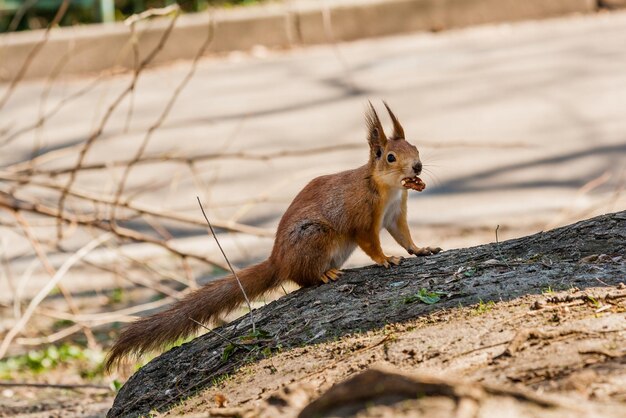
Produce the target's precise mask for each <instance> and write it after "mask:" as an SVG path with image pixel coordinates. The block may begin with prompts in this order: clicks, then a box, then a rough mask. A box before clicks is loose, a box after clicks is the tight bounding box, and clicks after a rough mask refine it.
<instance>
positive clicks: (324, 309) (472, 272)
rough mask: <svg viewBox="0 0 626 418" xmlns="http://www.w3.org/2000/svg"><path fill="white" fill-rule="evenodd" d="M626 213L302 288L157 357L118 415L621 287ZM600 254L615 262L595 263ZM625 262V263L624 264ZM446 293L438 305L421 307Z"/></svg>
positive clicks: (625, 270) (126, 392)
mask: <svg viewBox="0 0 626 418" xmlns="http://www.w3.org/2000/svg"><path fill="white" fill-rule="evenodd" d="M624 254H626V211H624V212H618V213H614V214H609V215H604V216H599V217H596V218H593V219H589V220H586V221H582V222H578V223H576V224H573V225H569V226H566V227H563V228H558V229H555V230H552V231H549V232H542V233H538V234H535V235H531V236H528V237H524V238H520V239H515V240H510V241H506V242H502V243H500V244H497V243H492V244H487V245H482V246H479V247H474V248H466V249H459V250H453V251H446V252H443V253H441V254H438V255H436V256H432V257H427V258H412V259H408V260H405V261H404V262H403V263H402V265H401V266H399V267H395V268H392V269H389V270H386V269H384V268H382V267H377V266H370V267H365V268H360V269H355V270H348V271H346V273H345V275H344V276H342V278H341V279H340V280H339V281H338V282H336V283H332V284H329V285H322V286H319V287H316V288H310V289H302V290H299V291H296V292H294V293H292V294H290V295H287V296H285V297H283V298H281V299H279V300H277V301H275V302H272V303H270V304H268V305H267V306H265V307H263V308H261V309H258V310H256V311H255V312H254V319H255V320H256V327H257V333H256V335H251V322H250V320H251V318H250V315H246V316H244V317H242V318H240V319H238V320H236V321H234V322H232V323H230V324H228V325H226V326H224V327H221V328H219V329H217V330H216V331H217V332H219V334H218V333H214V332H209V333H207V334H205V335H203V336H201V337H199V338H196V339H195V340H193V341H191V342H189V343H187V344H184V345H183V346H180V347H177V348H174V349H172V350H170V351H169V352H167V353H164V354H163V355H161V356H160V357H158V358H155V359H154V360H153V361H151V362H150V363H149V364H147V365H146V366H144V367H143V368H142V369H141V370H139V371H138V372H137V373H136V374H135V375H134V376H132V377H131V378H130V379H129V380H128V382H127V383H126V384H125V385H124V387H123V388H122V389H121V390H120V392H119V394H118V396H117V398H116V399H115V402H114V405H113V407H112V408H111V410H110V411H109V414H108V416H109V417H124V416H138V415H142V414H147V413H148V412H149V411H151V410H164V409H167V408H168V407H169V406H171V405H172V404H174V403H176V402H178V401H179V400H181V399H183V398H187V397H189V396H191V395H192V394H194V393H195V392H197V391H199V390H201V389H203V388H205V387H207V386H210V385H211V384H212V383H214V382H215V381H217V380H218V379H219V377H220V376H223V375H225V374H228V373H232V372H234V371H236V370H237V369H238V368H240V367H241V366H242V365H244V364H246V363H248V362H250V361H253V360H255V359H258V358H261V357H264V356H266V355H268V354H270V353H271V352H272V351H273V350H275V349H277V348H281V349H285V348H289V347H295V346H301V345H305V344H312V343H319V342H323V341H328V340H331V339H334V338H337V337H339V336H343V335H346V334H349V333H355V332H362V331H367V330H370V329H375V328H379V327H382V326H384V325H385V324H388V323H396V322H403V321H407V320H410V319H414V318H418V317H421V316H424V315H427V314H429V313H431V312H433V311H435V310H440V309H446V308H453V307H456V306H459V305H463V306H467V305H470V304H475V303H478V302H479V301H499V300H511V299H515V298H518V297H520V296H524V295H529V294H539V293H541V292H542V290H543V289H546V288H548V287H556V286H559V287H578V288H581V289H583V288H587V287H592V286H599V285H602V284H604V285H617V284H618V283H619V282H621V281H623V280H624V276H625V275H626V260H624V258H623V256H624ZM599 255H603V256H602V257H600V259H601V260H602V259H604V260H610V262H605V263H600V264H590V263H589V262H588V261H593V260H594V259H595V258H597V257H598V256H599ZM620 257H622V258H620ZM422 289H426V290H427V291H428V292H437V295H436V296H435V297H436V298H440V300H439V301H437V303H434V304H428V303H418V302H419V301H420V300H423V299H426V301H429V300H428V297H432V296H433V295H432V293H428V292H423V291H422V292H421V293H420V291H421V290H422Z"/></svg>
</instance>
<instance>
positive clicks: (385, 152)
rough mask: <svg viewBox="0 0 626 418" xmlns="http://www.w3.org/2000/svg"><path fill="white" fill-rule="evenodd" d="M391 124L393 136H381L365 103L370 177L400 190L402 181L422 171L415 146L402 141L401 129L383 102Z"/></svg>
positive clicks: (377, 124)
mask: <svg viewBox="0 0 626 418" xmlns="http://www.w3.org/2000/svg"><path fill="white" fill-rule="evenodd" d="M383 103H384V104H385V107H386V108H387V112H389V116H390V117H391V121H392V122H393V134H392V135H391V136H390V137H387V136H386V135H385V132H384V130H383V126H382V124H381V123H380V119H379V118H378V114H377V113H376V110H375V109H374V106H372V103H369V109H368V111H367V113H366V114H365V120H366V122H367V131H368V132H367V133H368V137H367V140H368V142H369V145H370V161H369V163H370V167H371V169H372V176H374V177H375V178H376V180H377V181H379V182H382V183H384V184H385V185H387V186H389V187H394V188H402V179H404V178H407V177H414V176H417V175H419V174H420V173H421V172H422V162H421V160H420V153H419V151H418V150H417V148H416V147H415V145H413V144H411V143H409V142H408V141H407V140H406V139H405V138H404V129H403V128H402V125H400V122H399V121H398V118H396V115H394V114H393V112H392V111H391V109H390V108H389V106H388V105H387V103H385V102H383Z"/></svg>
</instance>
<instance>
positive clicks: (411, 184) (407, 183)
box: [402, 176, 426, 192]
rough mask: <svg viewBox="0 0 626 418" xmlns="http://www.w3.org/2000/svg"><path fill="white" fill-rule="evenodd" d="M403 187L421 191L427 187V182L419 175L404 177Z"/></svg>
mask: <svg viewBox="0 0 626 418" xmlns="http://www.w3.org/2000/svg"><path fill="white" fill-rule="evenodd" d="M402 187H404V188H405V189H411V190H415V191H417V192H421V191H422V190H424V189H425V188H426V183H424V182H423V181H422V179H421V178H419V177H417V176H415V177H405V178H403V179H402Z"/></svg>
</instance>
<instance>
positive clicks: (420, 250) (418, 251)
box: [407, 247, 441, 257]
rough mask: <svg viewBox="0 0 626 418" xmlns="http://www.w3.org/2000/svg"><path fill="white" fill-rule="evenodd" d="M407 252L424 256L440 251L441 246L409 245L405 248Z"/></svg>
mask: <svg viewBox="0 0 626 418" xmlns="http://www.w3.org/2000/svg"><path fill="white" fill-rule="evenodd" d="M407 251H408V252H409V254H411V255H416V256H418V257H419V256H426V255H433V254H437V253H439V252H441V248H439V247H421V248H419V247H411V248H409V249H408V250H407Z"/></svg>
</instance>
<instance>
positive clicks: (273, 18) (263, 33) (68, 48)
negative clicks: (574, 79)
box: [0, 0, 596, 80]
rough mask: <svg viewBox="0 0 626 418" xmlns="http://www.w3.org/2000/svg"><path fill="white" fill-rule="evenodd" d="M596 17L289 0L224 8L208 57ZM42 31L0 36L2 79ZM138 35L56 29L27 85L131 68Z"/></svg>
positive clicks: (569, 5) (532, 5)
mask: <svg viewBox="0 0 626 418" xmlns="http://www.w3.org/2000/svg"><path fill="white" fill-rule="evenodd" d="M595 10H596V0H550V1H545V0H524V1H518V0H332V1H318V0H291V1H285V2H284V3H270V4H266V5H260V6H254V7H246V8H234V9H219V10H217V11H216V12H215V15H214V17H215V20H214V24H215V27H216V28H218V30H217V31H216V32H215V38H214V40H213V42H212V45H211V47H210V49H209V50H208V53H209V54H210V53H216V52H225V51H233V50H249V49H250V48H253V47H254V46H256V45H263V46H265V47H271V48H276V47H279V48H286V47H292V46H294V45H304V44H316V43H328V42H330V41H333V40H336V41H348V40H354V39H361V38H367V37H375V36H383V35H391V34H398V33H405V32H414V31H431V30H434V31H438V30H442V29H449V28H458V27H463V26H469V25H475V24H482V23H492V22H504V21H517V20H523V19H537V18H547V17H554V16H559V15H563V14H568V13H588V12H592V11H595ZM210 24H211V22H210V20H209V15H208V13H196V14H188V15H183V16H181V17H180V18H179V19H178V21H177V22H176V26H175V29H174V30H173V32H172V34H171V36H170V38H169V41H168V42H167V43H166V44H165V45H164V47H163V50H162V51H161V52H160V53H159V55H158V56H157V57H156V58H155V59H154V61H153V62H154V63H164V62H171V61H173V60H176V59H192V58H193V57H194V56H195V54H196V51H197V50H198V49H199V47H200V45H201V44H202V42H203V41H204V39H205V38H206V36H207V32H208V30H209V25H210ZM168 25H169V19H167V18H165V19H155V20H152V21H147V22H146V21H144V22H140V23H139V24H137V31H136V33H137V43H138V45H139V51H140V52H141V54H140V56H141V58H144V57H145V56H146V55H147V54H148V51H150V50H151V49H152V48H154V47H155V46H156V45H157V44H158V42H159V39H160V38H161V35H162V33H163V32H164V31H165V29H166V28H167V26H168ZM43 36H44V35H43V31H42V30H40V31H30V32H20V33H10V34H4V35H0V80H12V79H13V78H14V77H15V76H16V75H17V74H18V73H19V72H20V69H21V68H22V65H23V63H24V62H25V60H26V58H27V56H28V55H29V54H30V53H31V50H32V49H33V48H34V47H35V46H36V45H37V44H38V43H40V42H41V40H42V39H43ZM133 63H134V56H133V51H132V36H131V32H130V28H129V27H128V26H127V25H125V24H124V23H117V24H100V25H88V26H74V27H69V28H61V29H55V30H53V31H52V32H51V33H50V38H49V39H48V41H47V42H46V44H45V46H44V47H43V48H42V49H41V50H40V51H39V52H38V54H37V57H36V58H35V59H34V60H33V64H32V65H31V66H30V67H29V69H28V71H27V72H26V73H25V74H24V76H25V77H26V78H36V77H47V76H48V75H49V74H50V69H51V68H53V67H56V66H60V67H62V69H63V73H64V74H77V73H84V72H96V71H101V70H105V69H111V68H115V67H123V68H133V65H134V64H133Z"/></svg>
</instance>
